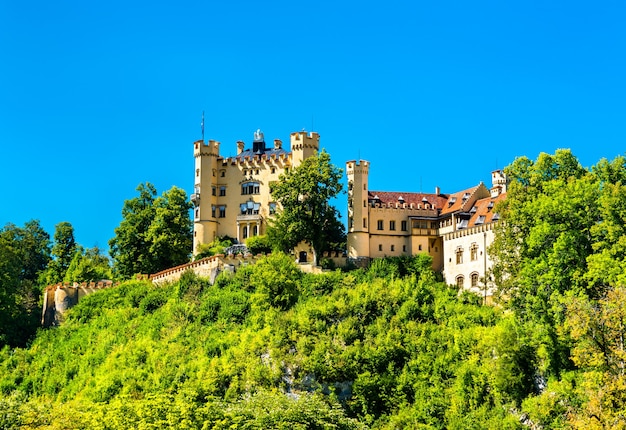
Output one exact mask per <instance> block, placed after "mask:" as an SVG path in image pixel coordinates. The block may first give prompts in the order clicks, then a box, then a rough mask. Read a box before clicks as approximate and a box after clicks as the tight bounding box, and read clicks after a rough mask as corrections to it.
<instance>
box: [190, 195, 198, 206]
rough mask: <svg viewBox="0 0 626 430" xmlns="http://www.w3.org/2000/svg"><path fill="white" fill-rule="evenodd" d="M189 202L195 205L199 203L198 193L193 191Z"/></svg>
mask: <svg viewBox="0 0 626 430" xmlns="http://www.w3.org/2000/svg"><path fill="white" fill-rule="evenodd" d="M191 203H193V204H195V205H197V204H198V203H200V193H193V194H192V195H191Z"/></svg>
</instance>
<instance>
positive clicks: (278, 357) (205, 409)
mask: <svg viewBox="0 0 626 430" xmlns="http://www.w3.org/2000/svg"><path fill="white" fill-rule="evenodd" d="M409 263H410V264H408V265H407V262H406V261H405V262H398V261H395V262H386V263H384V264H383V263H381V264H380V265H378V266H376V267H373V268H372V269H370V271H369V272H362V271H357V272H352V273H348V274H342V273H340V272H334V273H329V274H324V275H317V276H315V275H304V274H301V273H300V272H299V271H298V269H297V268H295V266H294V265H293V263H291V261H290V259H289V258H288V257H282V256H272V257H269V258H268V259H267V260H265V261H263V262H262V263H261V264H258V265H256V266H254V267H248V268H246V269H243V270H240V271H239V272H238V273H237V274H236V275H235V276H234V277H231V278H226V277H225V278H221V279H220V280H219V282H217V284H216V285H215V286H209V285H208V283H207V282H206V281H204V280H200V279H196V278H194V277H193V276H187V275H185V276H184V278H183V279H182V280H181V281H180V282H177V283H175V284H171V285H168V286H165V287H154V286H152V285H149V284H147V283H144V282H139V281H131V282H126V283H124V284H122V285H121V286H119V287H118V288H113V289H109V290H104V291H101V292H98V293H96V294H93V295H91V296H89V297H87V298H85V300H83V301H82V302H81V303H80V304H79V305H78V306H76V307H75V308H74V309H72V310H71V311H70V314H69V317H68V320H67V322H66V323H65V324H64V325H63V326H61V327H58V328H54V329H50V330H42V331H41V332H40V333H39V334H38V336H37V338H36V339H35V341H34V342H33V343H32V345H31V346H30V348H28V349H16V350H9V349H5V350H3V351H2V352H1V353H0V374H1V375H2V376H0V392H2V394H3V396H4V400H1V401H0V402H2V404H0V411H2V410H4V411H5V412H0V426H2V425H4V427H7V428H11V426H14V428H20V425H22V426H23V427H22V428H28V427H31V428H81V427H83V428H84V427H90V428H129V426H131V427H135V428H168V427H169V428H203V426H204V428H228V426H230V425H235V426H236V428H272V427H274V428H280V427H281V426H282V425H285V426H287V427H291V428H359V427H360V426H364V425H366V426H373V427H389V428H395V427H419V426H422V427H423V428H443V427H447V428H471V427H472V426H478V427H477V428H484V426H485V424H486V423H492V424H493V425H494V426H497V427H498V428H506V427H509V428H515V427H517V426H518V421H517V419H516V418H515V417H513V416H511V415H510V414H509V412H508V411H509V410H510V409H511V407H514V406H515V405H516V404H519V402H520V401H521V400H522V398H523V397H524V396H525V395H526V394H527V392H526V391H525V390H527V387H528V386H529V382H528V378H526V377H525V376H524V375H527V374H528V373H529V371H528V369H529V368H530V365H529V363H527V362H525V361H524V360H525V354H524V351H523V350H522V349H521V348H522V347H521V346H520V345H523V342H520V341H519V339H518V334H517V332H516V329H515V327H514V324H513V323H512V322H511V319H510V318H506V317H503V316H501V315H499V313H498V311H497V310H496V309H493V308H490V307H482V306H480V305H479V304H478V299H477V298H475V297H473V296H468V295H462V296H457V293H456V291H454V290H451V289H449V288H448V287H446V286H444V285H443V284H440V283H437V282H435V280H434V278H433V276H432V273H430V271H429V270H426V269H423V267H424V265H423V264H422V265H420V264H419V262H417V261H416V262H412V263H411V262H409ZM411 264H412V265H411ZM404 275H406V276H404ZM284 393H289V395H285V394H284ZM296 399H297V400H296ZM496 423H497V424H496ZM299 425H300V426H302V427H298V426H299ZM331 425H332V426H336V427H331ZM316 426H317V427H316Z"/></svg>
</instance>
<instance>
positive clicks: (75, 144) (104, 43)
mask: <svg viewBox="0 0 626 430" xmlns="http://www.w3.org/2000/svg"><path fill="white" fill-rule="evenodd" d="M625 22H626V4H625V3H624V2H623V1H610V0H609V1H602V2H582V1H551V2H546V1H523V2H522V1H519V2H503V1H478V2H467V1H446V2H433V1H429V2H425V1H393V0H392V1H387V2H368V1H359V2H357V1H348V2H341V1H325V0H319V1H315V2H313V1H310V2H298V1H293V0H290V1H268V2H260V1H219V2H218V1H195V2H193V1H180V2H159V1H156V2H154V1H151V2H143V1H131V2H129V1H124V2H121V1H119V0H111V1H107V2H90V1H74V0H71V1H63V0H61V1H58V2H57V1H45V2H44V1H40V0H34V1H29V2H24V1H17V0H4V1H0V58H1V59H2V64H1V66H0V147H1V148H2V152H1V154H0V185H1V187H2V199H1V200H0V225H4V224H5V223H7V222H13V223H15V224H18V225H23V223H24V222H26V221H27V220H29V219H39V220H40V221H41V222H42V225H43V226H44V228H45V229H46V230H47V231H48V232H49V233H50V234H51V235H52V234H53V232H54V225H55V224H57V223H58V222H61V221H69V222H71V223H72V224H73V226H74V228H75V232H76V238H77V240H78V242H79V243H81V244H82V245H83V246H86V247H91V246H94V245H98V246H100V247H104V248H107V247H108V243H107V242H108V240H109V239H110V238H111V237H113V229H114V228H115V227H116V226H117V225H119V222H120V220H121V209H122V205H123V202H124V200H125V199H129V198H132V197H134V196H136V192H135V188H136V187H137V185H138V184H140V183H142V182H146V181H149V182H152V183H153V184H155V186H156V187H157V189H158V191H159V193H161V192H163V191H165V190H167V189H169V188H170V187H172V186H173V185H176V186H179V187H181V188H184V189H185V190H186V191H187V192H188V193H189V192H190V191H191V190H192V186H193V151H192V142H193V141H194V140H196V139H199V138H200V136H201V134H200V133H201V132H200V118H201V114H202V111H205V116H206V120H205V121H206V131H205V136H206V138H207V139H208V138H211V139H215V140H219V141H220V142H222V153H223V155H226V156H228V155H234V154H235V151H236V146H235V142H236V141H237V140H239V139H241V140H244V141H245V142H247V143H250V142H251V140H252V135H253V132H254V130H256V129H257V128H261V129H262V130H263V131H264V133H265V137H266V139H267V140H268V141H271V140H272V139H274V138H280V139H282V140H283V142H287V141H288V140H289V133H290V132H292V131H299V130H302V129H303V128H304V129H306V130H308V131H310V130H311V129H313V130H314V131H317V132H319V133H320V134H321V144H322V146H323V147H324V148H326V150H327V151H328V152H329V153H330V154H331V156H332V160H333V162H334V163H335V164H337V165H339V166H341V167H344V166H345V162H346V161H347V160H351V159H357V158H362V159H366V160H369V161H370V162H371V173H370V187H371V188H372V189H381V190H388V191H420V190H422V191H425V192H432V191H434V189H435V186H440V187H441V190H442V192H455V191H458V190H460V189H464V188H467V187H470V186H473V185H476V184H478V182H479V181H481V180H482V181H485V182H487V183H488V181H489V180H490V172H491V170H493V169H494V168H496V167H504V166H505V165H507V164H509V163H510V162H511V161H513V159H514V158H515V157H516V156H520V155H526V156H528V157H530V158H531V159H535V158H536V156H537V155H538V154H539V153H540V152H549V153H553V152H554V151H555V150H556V149H557V148H571V149H572V151H573V152H574V154H575V155H576V156H577V157H578V158H579V160H580V161H581V163H582V164H583V165H584V166H586V167H589V166H591V165H593V164H595V163H596V162H597V161H598V160H599V159H600V158H603V157H604V158H608V159H612V158H614V157H615V156H617V155H619V154H624V150H625V143H626V27H625V26H624V23H625ZM339 203H340V209H341V210H342V212H344V213H345V199H343V198H342V200H341V201H340V202H339Z"/></svg>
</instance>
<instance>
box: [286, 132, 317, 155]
mask: <svg viewBox="0 0 626 430" xmlns="http://www.w3.org/2000/svg"><path fill="white" fill-rule="evenodd" d="M290 143H291V150H292V151H296V150H300V149H304V148H311V149H315V150H318V149H319V146H320V135H319V133H316V132H313V131H312V132H310V133H307V132H306V131H297V132H295V133H291V135H290Z"/></svg>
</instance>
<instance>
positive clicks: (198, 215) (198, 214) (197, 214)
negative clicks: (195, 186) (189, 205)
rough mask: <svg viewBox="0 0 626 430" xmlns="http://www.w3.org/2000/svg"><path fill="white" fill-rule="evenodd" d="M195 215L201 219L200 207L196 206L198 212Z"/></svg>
mask: <svg viewBox="0 0 626 430" xmlns="http://www.w3.org/2000/svg"><path fill="white" fill-rule="evenodd" d="M195 215H196V219H199V218H200V209H198V208H196V213H195Z"/></svg>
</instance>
